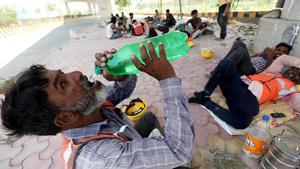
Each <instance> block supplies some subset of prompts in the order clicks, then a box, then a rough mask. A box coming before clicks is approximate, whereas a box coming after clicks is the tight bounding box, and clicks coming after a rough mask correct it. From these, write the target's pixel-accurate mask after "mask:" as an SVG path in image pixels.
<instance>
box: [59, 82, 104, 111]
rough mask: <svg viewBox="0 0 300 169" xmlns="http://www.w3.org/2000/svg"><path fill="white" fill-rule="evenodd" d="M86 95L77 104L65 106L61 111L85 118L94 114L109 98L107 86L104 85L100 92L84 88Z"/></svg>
mask: <svg viewBox="0 0 300 169" xmlns="http://www.w3.org/2000/svg"><path fill="white" fill-rule="evenodd" d="M84 88H85V90H86V94H85V95H83V96H81V98H80V99H79V101H78V102H77V103H73V104H69V105H66V106H63V107H62V108H61V110H63V111H72V112H78V113H80V114H82V115H84V116H87V115H90V114H92V113H93V112H94V111H95V109H96V108H97V107H100V106H101V105H102V104H103V102H104V101H105V100H106V98H107V96H108V90H107V88H106V86H104V85H102V87H101V89H100V90H97V91H93V90H91V89H90V88H88V87H86V86H84Z"/></svg>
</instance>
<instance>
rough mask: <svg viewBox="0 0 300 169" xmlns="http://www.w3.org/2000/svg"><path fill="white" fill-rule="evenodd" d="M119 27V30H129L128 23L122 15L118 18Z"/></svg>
mask: <svg viewBox="0 0 300 169" xmlns="http://www.w3.org/2000/svg"><path fill="white" fill-rule="evenodd" d="M117 29H118V30H119V31H122V32H126V31H127V27H126V23H125V22H124V18H123V17H120V18H119V19H118V23H117Z"/></svg>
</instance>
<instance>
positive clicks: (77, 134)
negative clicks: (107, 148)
mask: <svg viewBox="0 0 300 169" xmlns="http://www.w3.org/2000/svg"><path fill="white" fill-rule="evenodd" d="M107 123H108V121H107V119H105V120H104V121H101V122H98V123H93V124H90V125H87V126H84V127H80V128H74V129H69V130H66V131H63V132H62V134H63V135H64V136H65V137H67V138H70V139H80V138H83V137H88V136H94V135H96V134H98V133H99V131H100V130H101V128H102V126H104V125H107Z"/></svg>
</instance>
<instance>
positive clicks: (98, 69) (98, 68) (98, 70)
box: [94, 66, 103, 75]
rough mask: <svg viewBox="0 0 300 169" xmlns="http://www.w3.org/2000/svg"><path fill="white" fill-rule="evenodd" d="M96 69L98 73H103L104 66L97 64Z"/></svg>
mask: <svg viewBox="0 0 300 169" xmlns="http://www.w3.org/2000/svg"><path fill="white" fill-rule="evenodd" d="M94 71H95V74H96V75H101V74H102V73H103V68H102V67H99V66H96V67H95V69H94Z"/></svg>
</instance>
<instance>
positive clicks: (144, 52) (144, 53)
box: [140, 44, 151, 65]
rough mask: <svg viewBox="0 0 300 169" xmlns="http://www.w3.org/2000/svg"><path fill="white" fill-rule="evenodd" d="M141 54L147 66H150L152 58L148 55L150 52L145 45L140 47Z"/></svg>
mask: <svg viewBox="0 0 300 169" xmlns="http://www.w3.org/2000/svg"><path fill="white" fill-rule="evenodd" d="M140 52H141V55H142V59H143V61H144V62H145V65H148V64H150V62H151V60H150V57H149V55H148V52H147V49H146V46H145V45H143V44H142V45H140Z"/></svg>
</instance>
